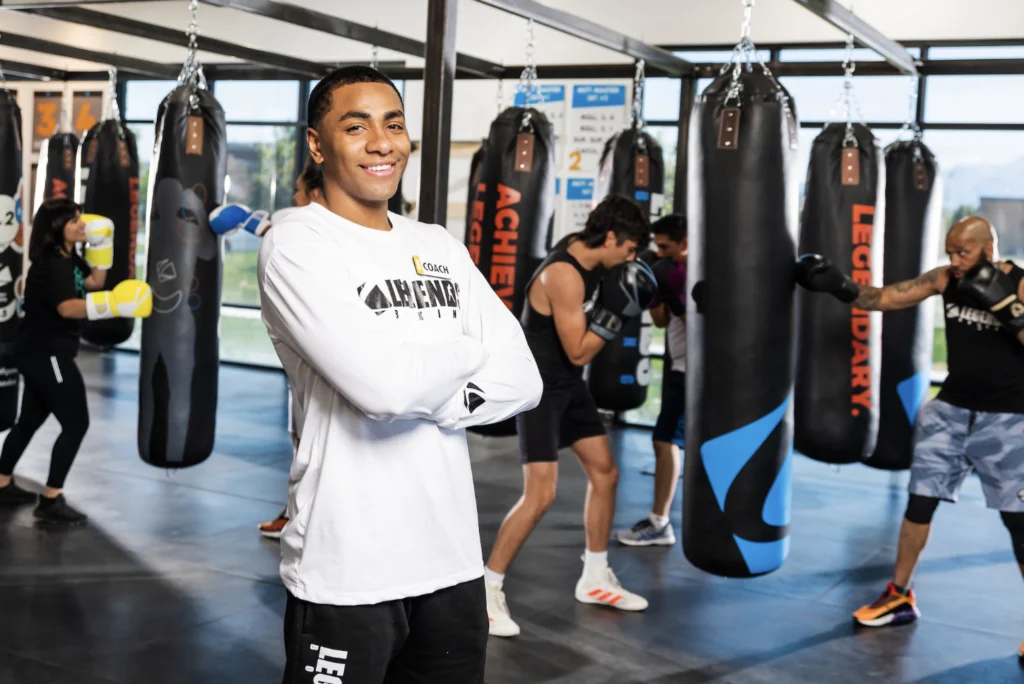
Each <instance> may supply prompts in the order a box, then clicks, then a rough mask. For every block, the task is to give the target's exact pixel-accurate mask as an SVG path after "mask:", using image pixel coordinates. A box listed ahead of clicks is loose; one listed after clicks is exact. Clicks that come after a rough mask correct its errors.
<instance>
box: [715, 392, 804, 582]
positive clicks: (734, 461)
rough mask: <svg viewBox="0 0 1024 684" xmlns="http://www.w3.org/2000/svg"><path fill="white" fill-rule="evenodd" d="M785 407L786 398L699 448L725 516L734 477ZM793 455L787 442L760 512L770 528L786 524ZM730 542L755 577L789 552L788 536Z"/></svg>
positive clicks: (766, 436) (768, 433)
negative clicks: (764, 413) (764, 540)
mask: <svg viewBox="0 0 1024 684" xmlns="http://www.w3.org/2000/svg"><path fill="white" fill-rule="evenodd" d="M788 405H789V397H786V400H785V401H783V402H782V404H781V405H779V407H778V408H776V409H775V410H773V411H772V412H771V413H768V414H767V415H764V416H762V417H761V418H758V419H757V420H755V421H754V422H752V423H748V424H747V425H744V426H743V427H741V428H738V429H736V430H733V431H732V432H729V433H726V434H724V435H721V436H720V437H716V438H714V439H712V440H709V441H707V442H705V443H704V444H703V445H701V448H700V455H701V460H702V462H703V464H704V471H705V472H706V473H707V475H708V481H709V482H710V483H711V490H712V491H713V492H714V494H715V499H716V500H717V501H718V506H719V508H721V510H722V512H723V513H725V500H726V497H727V496H728V494H729V490H730V489H731V488H732V485H733V482H735V480H736V476H737V475H739V473H740V471H741V470H743V467H744V466H745V465H746V464H747V463H748V462H749V461H750V459H751V458H753V457H754V454H755V453H757V450H758V449H760V448H761V445H763V444H764V442H765V440H766V439H768V436H769V435H770V434H771V433H772V432H773V431H774V430H775V428H776V427H778V425H779V423H780V422H782V419H783V417H784V416H785V415H786V408H787V406H788ZM792 456H793V446H792V443H790V446H789V451H788V453H787V454H786V458H785V460H784V461H783V463H782V467H781V468H779V472H778V474H777V475H776V476H775V482H774V484H772V488H771V490H770V491H769V492H768V496H767V497H766V498H765V502H764V506H763V508H762V510H761V519H762V520H763V521H764V523H765V524H767V525H771V526H773V527H782V526H785V525H788V524H789V512H790V500H791V491H792V489H791V482H790V480H791V473H792V466H791V463H792V460H793V459H792ZM733 539H734V540H735V541H736V545H737V546H738V547H739V550H740V554H742V556H743V560H744V562H745V563H746V564H747V569H748V570H749V571H750V572H751V573H752V574H755V575H756V574H761V573H765V572H768V571H770V570H774V569H775V568H777V567H779V566H780V565H782V561H783V560H784V559H785V558H786V556H787V555H788V553H789V536H788V535H787V536H785V537H783V538H782V539H778V540H775V541H770V542H754V541H749V540H746V539H742V538H741V537H738V536H736V535H735V534H734V535H733Z"/></svg>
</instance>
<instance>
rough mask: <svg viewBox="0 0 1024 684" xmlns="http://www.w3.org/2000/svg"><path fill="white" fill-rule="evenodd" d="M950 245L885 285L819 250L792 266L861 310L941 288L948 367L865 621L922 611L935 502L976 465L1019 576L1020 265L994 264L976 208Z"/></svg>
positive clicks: (1022, 456) (1022, 511)
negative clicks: (918, 271)
mask: <svg viewBox="0 0 1024 684" xmlns="http://www.w3.org/2000/svg"><path fill="white" fill-rule="evenodd" d="M946 253H947V254H948V255H949V260H950V265H949V266H941V267H939V268H936V269H933V270H931V271H929V272H927V273H925V274H924V275H922V276H920V277H918V278H916V279H914V280H910V281H906V282H902V283H896V284H894V285H888V286H886V287H883V288H875V287H862V286H858V285H857V284H856V283H854V282H853V281H852V280H850V279H849V278H848V277H846V276H845V275H843V274H842V273H840V272H839V271H838V269H836V268H835V267H834V266H832V265H831V264H829V263H828V262H827V261H826V260H825V259H823V258H822V257H820V256H817V255H808V256H805V257H802V258H801V260H800V263H799V265H798V275H797V278H798V282H800V284H801V285H803V286H804V287H807V288H808V289H811V290H815V291H826V292H831V293H833V294H834V295H836V296H837V297H838V298H840V299H841V300H843V301H846V302H850V303H852V304H853V306H855V307H858V308H861V309H867V310H872V311H892V310H894V309H903V308H908V307H911V306H916V305H917V304H920V303H921V302H923V301H924V300H925V299H927V298H929V297H931V296H932V295H942V299H943V305H944V309H945V314H946V345H947V349H948V360H949V375H948V376H947V378H946V381H945V382H944V383H943V386H942V390H941V391H940V392H939V395H938V396H937V397H936V398H935V399H934V400H933V401H931V402H928V403H927V404H926V405H925V406H924V408H922V409H921V412H920V414H919V415H918V417H917V427H916V433H915V441H914V460H913V464H912V465H911V470H910V501H909V503H908V505H907V512H906V515H905V516H904V520H903V526H902V529H901V530H900V538H899V549H898V552H897V556H896V569H895V572H894V574H893V581H892V582H891V583H889V585H888V586H887V587H886V590H885V592H883V594H882V596H881V597H880V598H879V599H878V600H877V601H875V602H874V603H872V604H869V605H866V606H863V607H862V608H860V609H859V610H858V611H857V612H855V613H854V619H855V620H857V622H859V623H860V624H862V625H865V626H870V627H877V626H882V625H887V624H901V623H905V622H910V621H912V620H914V619H916V618H917V617H918V616H919V615H920V612H919V611H918V609H917V605H916V602H915V600H914V592H913V591H911V590H910V579H911V576H912V575H913V572H914V568H915V566H916V565H917V559H918V556H919V555H920V554H921V550H922V549H923V548H924V545H925V542H926V541H927V540H928V533H929V531H930V526H931V519H932V515H933V514H934V512H935V508H936V506H938V503H939V501H940V500H945V501H952V502H955V501H956V498H957V492H958V491H959V489H960V485H961V484H962V483H963V481H964V479H966V477H967V476H968V475H969V474H970V472H971V471H972V470H976V471H977V472H978V475H979V477H980V479H981V483H982V488H983V489H984V492H985V501H986V503H987V505H988V507H989V508H993V509H996V510H998V511H1000V514H1001V516H1002V519H1003V522H1004V523H1005V525H1006V527H1007V529H1009V531H1010V537H1011V539H1012V542H1013V549H1014V552H1015V554H1016V557H1017V562H1018V563H1019V564H1020V566H1021V572H1022V574H1024V301H1022V300H1024V269H1021V268H1020V267H1019V266H1017V265H1016V264H1014V263H1012V262H1009V261H1007V262H993V259H994V258H995V256H994V253H995V236H994V233H993V230H992V226H991V225H990V224H989V222H988V221H986V220H985V219H983V218H980V217H977V216H970V217H967V218H965V219H962V220H961V221H958V222H957V223H956V224H955V225H954V226H953V227H952V228H950V230H949V233H948V234H947V236H946ZM1020 656H1021V658H1022V659H1024V645H1021V651H1020Z"/></svg>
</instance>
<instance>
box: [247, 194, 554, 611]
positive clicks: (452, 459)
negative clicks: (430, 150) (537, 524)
mask: <svg viewBox="0 0 1024 684" xmlns="http://www.w3.org/2000/svg"><path fill="white" fill-rule="evenodd" d="M389 218H390V220H391V224H392V229H391V230H390V231H378V230H372V229H370V228H366V227H363V226H359V225H357V224H355V223H352V222H350V221H347V220H345V219H342V218H341V217H339V216H337V215H336V214H334V213H332V212H330V211H329V210H328V209H326V208H324V207H322V206H320V205H318V204H311V205H309V206H308V207H304V208H303V209H301V210H299V211H296V212H294V213H292V214H290V215H289V216H288V217H287V218H285V220H283V221H281V222H280V224H278V225H275V226H274V228H273V230H270V231H269V232H268V233H267V235H266V237H264V239H263V244H262V246H261V248H260V255H259V265H258V277H259V286H260V301H261V304H262V309H263V321H264V323H265V324H266V326H267V331H268V332H269V333H270V338H271V340H272V341H273V343H274V347H275V349H276V350H277V354H278V356H279V357H280V359H281V363H282V364H283V366H284V369H285V372H286V373H287V374H288V378H289V380H290V382H291V383H292V386H293V387H294V390H295V393H296V395H297V399H298V404H299V406H300V407H301V415H302V425H301V428H300V429H301V434H302V439H301V441H300V443H299V447H298V450H297V451H296V454H295V457H294V461H293V463H292V468H291V472H290V475H289V487H288V489H289V491H288V512H289V515H290V517H291V522H289V524H288V526H287V527H285V530H284V535H283V536H282V538H281V551H282V561H281V578H282V579H283V581H284V584H285V586H286V587H287V588H288V590H289V591H290V592H291V593H292V594H293V595H295V596H296V597H298V598H300V599H303V600H306V601H309V602H312V603H319V604H329V605H362V604H372V603H379V602H382V601H389V600H394V599H400V598H406V597H410V596H419V595H423V594H428V593H431V592H434V591H437V590H439V589H443V588H445V587H449V586H453V585H455V584H459V583H461V582H467V581H469V580H473V579H476V578H478V577H480V576H481V575H482V574H483V559H482V556H481V548H480V534H479V526H478V522H477V509H476V496H475V493H474V488H473V477H472V472H471V470H470V463H469V452H468V448H467V443H466V433H465V428H466V427H469V426H473V425H479V424H487V423H493V422H497V421H500V420H504V419H505V418H508V417H510V416H513V415H515V414H517V413H519V412H521V411H524V410H527V409H530V408H533V407H534V406H536V405H537V404H538V402H539V401H540V396H541V392H542V385H541V380H540V374H539V372H538V371H537V365H536V363H535V362H534V359H533V356H532V354H531V353H530V350H529V347H528V346H527V344H526V340H525V338H524V336H523V332H522V328H521V326H520V324H519V322H518V321H517V320H516V319H515V317H513V316H512V314H511V313H510V312H509V310H508V309H507V308H506V307H505V305H504V304H503V303H502V302H501V300H500V299H499V298H498V297H497V295H495V293H494V291H493V290H492V289H491V287H490V286H489V285H488V283H487V281H486V280H485V279H484V277H483V276H482V275H481V273H480V272H479V270H478V269H477V268H476V266H475V265H474V264H473V262H472V260H471V259H470V257H469V253H468V252H467V251H466V248H465V247H464V246H463V245H462V244H460V243H459V242H457V241H456V240H455V239H454V238H453V237H452V236H451V235H449V234H448V232H447V231H445V229H444V228H442V227H441V226H432V225H425V224H422V223H417V222H415V221H412V220H409V219H406V218H403V217H401V216H398V215H395V214H389Z"/></svg>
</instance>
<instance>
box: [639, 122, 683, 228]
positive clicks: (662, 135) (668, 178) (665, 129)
mask: <svg viewBox="0 0 1024 684" xmlns="http://www.w3.org/2000/svg"><path fill="white" fill-rule="evenodd" d="M647 132H648V133H650V134H651V135H652V136H653V137H654V139H655V140H657V141H658V143H659V144H660V145H661V154H662V157H663V158H664V160H665V209H664V211H663V212H662V213H663V214H671V213H672V207H673V205H674V202H673V198H674V194H675V187H676V145H677V144H678V142H679V129H678V128H676V127H675V126H649V127H648V128H647Z"/></svg>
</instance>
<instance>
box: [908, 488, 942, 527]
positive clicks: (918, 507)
mask: <svg viewBox="0 0 1024 684" xmlns="http://www.w3.org/2000/svg"><path fill="white" fill-rule="evenodd" d="M938 506H939V500H938V499H936V498H935V497H931V496H920V495H918V494H911V495H910V501H908V502H907V512H906V513H904V515H903V517H904V518H906V519H907V520H909V521H910V522H912V523H917V524H918V525H931V524H932V516H933V515H935V509H936V508H938Z"/></svg>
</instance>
